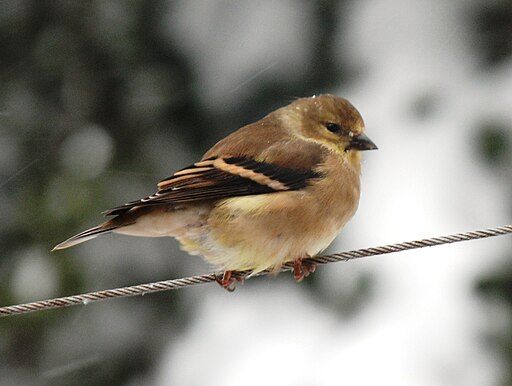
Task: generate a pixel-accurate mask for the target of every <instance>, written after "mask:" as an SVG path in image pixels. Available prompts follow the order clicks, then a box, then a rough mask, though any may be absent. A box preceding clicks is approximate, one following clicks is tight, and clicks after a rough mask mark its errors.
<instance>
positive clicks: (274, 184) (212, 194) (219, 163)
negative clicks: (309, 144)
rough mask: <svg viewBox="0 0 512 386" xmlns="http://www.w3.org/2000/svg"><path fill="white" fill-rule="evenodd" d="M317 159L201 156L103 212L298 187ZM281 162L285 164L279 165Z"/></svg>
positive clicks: (304, 183) (315, 174) (311, 176)
mask: <svg viewBox="0 0 512 386" xmlns="http://www.w3.org/2000/svg"><path fill="white" fill-rule="evenodd" d="M281 150H282V149H281ZM293 153H294V151H290V152H288V153H287V155H286V156H285V157H284V158H288V157H293V156H294V154H293ZM269 158H270V159H272V157H269ZM281 158H283V157H281ZM319 159H320V158H319V157H309V158H308V159H307V160H305V159H304V160H302V161H301V163H300V165H297V161H296V160H297V157H295V158H294V160H295V164H294V163H293V162H292V165H293V167H288V163H287V162H286V160H284V161H285V162H282V161H283V159H281V162H279V164H278V162H264V161H256V160H254V159H250V158H244V157H241V156H237V157H211V158H208V159H203V160H202V161H200V162H196V163H195V164H193V165H191V166H189V167H186V168H184V169H181V170H179V171H177V172H176V173H174V174H173V175H172V176H171V177H168V178H166V179H164V180H162V181H160V182H159V183H158V191H157V192H156V193H155V194H153V195H151V196H148V197H146V198H143V199H141V200H137V201H132V202H129V203H127V204H124V205H121V206H118V207H116V208H113V209H109V210H107V211H105V212H104V214H105V215H118V214H122V213H124V212H126V211H127V210H129V209H131V208H134V207H142V206H150V205H159V204H173V203H176V204H178V203H185V202H192V201H200V200H215V199H222V198H229V197H236V196H246V195H254V194H262V193H273V192H281V191H286V190H297V189H301V188H303V187H305V186H307V184H308V183H309V182H310V180H312V179H315V178H318V177H320V173H319V172H317V171H316V170H315V167H316V166H317V165H318V163H319ZM283 163H284V164H285V165H287V166H282V165H281V164H283Z"/></svg>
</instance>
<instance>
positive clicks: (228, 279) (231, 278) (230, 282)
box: [215, 271, 245, 292]
mask: <svg viewBox="0 0 512 386" xmlns="http://www.w3.org/2000/svg"><path fill="white" fill-rule="evenodd" d="M215 281H216V282H217V283H218V284H219V285H220V286H221V287H222V288H224V289H225V290H226V291H228V292H233V291H234V290H235V289H236V282H238V283H240V284H244V281H245V276H244V275H243V274H239V273H238V272H236V271H224V272H223V273H222V274H221V273H218V274H215Z"/></svg>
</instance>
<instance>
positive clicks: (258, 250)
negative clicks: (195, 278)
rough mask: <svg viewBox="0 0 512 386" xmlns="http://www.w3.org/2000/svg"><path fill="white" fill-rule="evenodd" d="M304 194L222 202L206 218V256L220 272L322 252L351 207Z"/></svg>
mask: <svg viewBox="0 0 512 386" xmlns="http://www.w3.org/2000/svg"><path fill="white" fill-rule="evenodd" d="M314 197H315V196H314V195H310V194H308V193H307V192H299V191H297V192H283V193H272V194H263V195H258V196H246V197H237V198H231V199H228V200H225V201H224V202H222V203H221V204H220V205H218V206H217V207H216V208H214V209H213V211H212V213H211V214H210V216H209V220H208V227H209V235H208V243H209V244H210V245H212V246H215V251H214V253H211V254H203V255H204V256H205V259H206V260H208V261H209V262H211V263H212V264H214V265H215V266H217V267H219V268H221V269H224V270H253V271H255V272H258V271H262V270H265V269H269V268H271V269H272V268H278V267H279V266H281V265H282V264H283V263H285V262H288V261H291V260H295V259H297V258H299V257H306V256H314V255H316V254H317V253H319V252H321V251H322V250H324V249H325V248H326V247H327V246H328V245H329V244H330V243H331V242H332V241H333V239H334V238H335V237H336V235H337V234H338V233H339V231H340V230H341V228H342V227H343V226H344V225H345V223H346V222H347V221H348V220H349V219H350V217H352V215H353V213H354V211H355V208H356V207H357V201H354V200H352V202H355V206H354V205H349V206H343V205H342V206H337V205H335V204H334V205H333V203H330V204H328V205H325V204H320V203H319V202H318V201H316V200H314V199H313V198H314ZM333 212H334V213H333Z"/></svg>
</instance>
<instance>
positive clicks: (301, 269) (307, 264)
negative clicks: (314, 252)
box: [293, 256, 316, 282]
mask: <svg viewBox="0 0 512 386" xmlns="http://www.w3.org/2000/svg"><path fill="white" fill-rule="evenodd" d="M308 257H309V256H307V257H305V258H304V257H299V258H298V259H295V261H294V262H293V278H294V279H295V280H297V281H298V282H301V281H302V280H304V278H305V277H308V276H309V274H310V273H313V272H315V270H316V264H315V263H312V262H311V261H308V260H307V258H308Z"/></svg>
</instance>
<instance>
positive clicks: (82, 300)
mask: <svg viewBox="0 0 512 386" xmlns="http://www.w3.org/2000/svg"><path fill="white" fill-rule="evenodd" d="M509 233H512V225H505V226H501V227H495V228H489V229H483V230H477V231H471V232H463V233H456V234H452V235H447V236H440V237H432V238H428V239H422V240H414V241H406V242H403V243H397V244H390V245H384V246H380V247H373V248H365V249H357V250H353V251H347V252H340V253H334V254H331V255H325V256H316V257H311V258H308V259H304V262H310V263H314V264H329V263H335V262H338V261H349V260H354V259H359V258H362V257H369V256H377V255H385V254H388V253H395V252H401V251H407V250H410V249H418V248H424V247H433V246H437V245H442V244H451V243H457V242H461V241H469V240H476V239H483V238H487V237H494V236H500V235H505V234H509ZM292 269H293V262H289V263H286V264H284V265H283V266H282V267H281V268H280V269H278V270H277V272H283V271H289V270H292ZM271 272H274V273H275V272H276V271H275V270H267V271H263V272H260V273H258V274H256V275H250V272H248V271H243V272H237V276H238V277H244V278H250V277H255V276H262V275H267V274H269V273H271ZM217 275H218V274H216V273H209V274H205V275H199V276H190V277H185V278H181V279H173V280H163V281H158V282H154V283H147V284H139V285H134V286H129V287H121V288H115V289H108V290H103V291H96V292H89V293H86V294H81V295H72V296H65V297H61V298H54V299H48V300H41V301H36V302H32V303H24V304H17V305H12V306H5V307H0V317H3V316H9V315H20V314H28V313H30V312H35V311H43V310H49V309H53V308H63V307H69V306H73V305H78V304H83V305H87V304H89V303H93V302H97V301H100V300H105V299H112V298H122V297H128V296H137V295H145V294H150V293H154V292H161V291H168V290H174V289H180V288H185V287H190V286H194V285H198V284H204V283H210V282H212V281H216V279H217Z"/></svg>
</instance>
